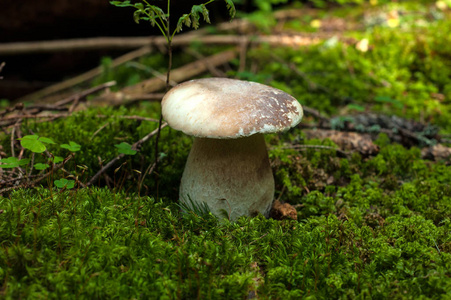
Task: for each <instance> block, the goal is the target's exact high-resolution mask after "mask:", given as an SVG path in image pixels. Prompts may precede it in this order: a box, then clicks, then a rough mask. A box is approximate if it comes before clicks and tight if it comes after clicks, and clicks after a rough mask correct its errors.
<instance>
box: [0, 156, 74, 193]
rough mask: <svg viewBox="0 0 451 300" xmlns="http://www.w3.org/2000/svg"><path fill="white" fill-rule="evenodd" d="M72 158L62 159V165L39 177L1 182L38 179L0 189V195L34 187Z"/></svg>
mask: <svg viewBox="0 0 451 300" xmlns="http://www.w3.org/2000/svg"><path fill="white" fill-rule="evenodd" d="M72 157H73V155H72V154H70V155H69V156H68V157H67V158H66V159H64V162H62V163H60V164H58V165H56V166H54V168H53V170H52V171H50V172H48V173H45V174H43V175H41V176H39V175H31V176H28V177H22V178H14V179H10V180H7V181H4V182H1V183H6V182H13V181H17V180H23V179H29V178H32V177H38V178H37V179H35V180H33V181H32V182H31V183H28V182H25V183H23V184H19V185H17V186H12V187H7V188H3V189H0V194H2V193H4V192H8V191H11V190H14V189H18V188H23V187H29V186H34V185H35V184H37V183H38V182H40V181H41V180H43V179H44V178H47V177H48V176H50V175H52V174H53V173H54V172H55V171H56V170H58V169H60V168H62V167H63V166H64V164H65V163H66V162H67V161H68V160H70V159H71V158H72Z"/></svg>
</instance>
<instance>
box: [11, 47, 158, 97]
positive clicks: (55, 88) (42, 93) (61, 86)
mask: <svg viewBox="0 0 451 300" xmlns="http://www.w3.org/2000/svg"><path fill="white" fill-rule="evenodd" d="M151 51H152V49H151V48H150V47H148V46H144V47H142V48H139V49H137V50H135V51H132V52H129V53H127V54H124V55H122V56H119V57H117V58H115V59H114V60H113V61H112V62H111V66H112V67H113V68H115V67H117V66H119V65H122V64H124V63H126V62H128V61H130V60H133V59H136V58H138V57H141V56H143V55H146V54H148V53H150V52H151ZM102 71H103V69H102V67H100V66H99V67H96V68H94V69H92V70H90V71H87V72H85V73H83V74H80V75H78V76H75V77H73V78H70V79H68V80H65V81H63V82H59V83H56V84H54V85H51V86H48V87H46V88H43V89H41V90H39V91H36V92H34V93H31V94H28V95H26V96H24V97H22V98H20V99H18V100H16V101H18V102H26V101H31V100H36V99H41V98H43V97H47V96H49V95H51V94H54V93H57V92H61V91H63V90H66V89H68V88H71V87H73V86H75V85H77V84H80V83H83V82H86V81H88V80H91V79H93V78H94V77H96V76H98V75H100V74H101V73H102Z"/></svg>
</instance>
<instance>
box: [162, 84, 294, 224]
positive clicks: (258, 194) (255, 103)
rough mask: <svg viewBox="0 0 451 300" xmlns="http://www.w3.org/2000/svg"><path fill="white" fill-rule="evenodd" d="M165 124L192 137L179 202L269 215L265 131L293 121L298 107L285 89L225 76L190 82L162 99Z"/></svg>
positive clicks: (270, 189)
mask: <svg viewBox="0 0 451 300" xmlns="http://www.w3.org/2000/svg"><path fill="white" fill-rule="evenodd" d="M162 111H163V117H164V118H165V120H166V121H167V122H168V124H169V125H170V126H171V127H172V128H174V129H177V130H181V131H183V132H184V133H186V134H188V135H193V136H194V137H196V138H195V140H194V143H193V147H192V149H191V152H190V154H189V157H188V161H187V163H186V166H185V170H184V173H183V176H182V181H181V186H180V201H182V202H183V203H185V204H187V205H190V203H191V202H193V203H195V204H201V203H206V204H207V205H208V206H209V208H210V210H211V212H212V213H213V214H215V215H217V216H219V217H221V216H222V214H221V212H222V211H225V212H227V213H228V216H229V218H230V220H236V219H237V218H239V217H240V216H243V215H246V216H254V215H257V214H259V213H261V214H263V215H264V216H268V213H269V210H270V209H271V205H272V202H273V199H274V178H273V174H272V171H271V168H270V164H269V160H268V153H267V149H266V144H265V141H264V138H263V133H270V132H278V131H282V130H286V129H288V128H290V127H293V126H295V125H297V124H298V123H299V122H300V121H301V119H302V115H303V112H302V107H301V105H300V104H299V102H298V101H297V100H296V99H295V98H293V97H292V96H290V95H288V94H287V93H285V92H283V91H281V90H278V89H275V88H272V87H269V86H266V85H263V84H259V83H255V82H247V81H240V80H234V79H226V78H209V79H199V80H191V81H188V82H185V83H182V84H180V85H178V86H176V87H175V88H173V89H171V90H170V91H169V92H168V93H167V94H166V95H165V97H164V98H163V101H162Z"/></svg>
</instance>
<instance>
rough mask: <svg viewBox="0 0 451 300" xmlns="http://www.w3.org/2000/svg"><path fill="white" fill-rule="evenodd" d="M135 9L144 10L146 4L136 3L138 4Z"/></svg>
mask: <svg viewBox="0 0 451 300" xmlns="http://www.w3.org/2000/svg"><path fill="white" fill-rule="evenodd" d="M135 8H136V9H139V10H144V4H142V3H136V4H135Z"/></svg>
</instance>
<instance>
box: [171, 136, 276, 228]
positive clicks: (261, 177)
mask: <svg viewBox="0 0 451 300" xmlns="http://www.w3.org/2000/svg"><path fill="white" fill-rule="evenodd" d="M273 198H274V177H273V174H272V171H271V167H270V164H269V159H268V152H267V149H266V143H265V140H264V138H263V135H262V134H254V135H252V136H249V137H243V138H239V139H211V138H195V139H194V143H193V147H192V148H191V152H190V154H189V156H188V160H187V162H186V166H185V171H184V172H183V176H182V182H181V186H180V199H181V201H182V202H184V203H185V204H187V205H189V204H190V201H192V202H193V203H196V204H200V203H202V202H204V203H206V204H207V205H208V206H209V208H210V210H211V212H212V213H213V214H215V215H216V216H218V217H221V216H223V215H222V213H221V212H222V211H223V210H224V211H226V212H227V213H228V216H229V219H230V220H232V221H234V220H236V219H237V218H238V217H240V216H242V215H246V216H254V215H257V214H258V213H262V214H263V215H264V216H266V217H267V216H268V213H269V210H270V208H271V204H272V202H273Z"/></svg>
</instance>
